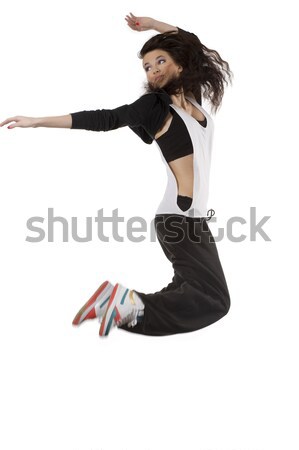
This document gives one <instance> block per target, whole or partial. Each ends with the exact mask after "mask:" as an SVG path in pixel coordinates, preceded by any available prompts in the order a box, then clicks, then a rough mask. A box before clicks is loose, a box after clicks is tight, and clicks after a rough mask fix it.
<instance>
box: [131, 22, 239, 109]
mask: <svg viewBox="0 0 299 450" xmlns="http://www.w3.org/2000/svg"><path fill="white" fill-rule="evenodd" d="M157 49H160V50H164V51H166V52H167V53H169V54H170V56H171V57H172V59H173V60H174V61H175V62H176V64H178V65H180V66H182V67H183V70H182V72H181V73H180V76H179V77H178V78H175V79H173V80H171V81H170V82H169V83H167V84H166V85H165V86H163V90H164V91H166V92H167V93H168V94H169V95H172V94H178V93H180V92H181V90H182V88H183V90H184V93H185V94H186V95H188V93H192V94H193V95H194V97H195V99H196V101H197V102H198V103H199V104H200V105H201V103H202V100H201V99H202V96H203V97H204V98H205V99H207V100H208V101H210V103H211V104H212V110H214V111H215V113H216V112H217V110H218V108H219V107H220V105H221V102H222V97H223V94H224V83H226V84H227V85H228V81H227V79H226V78H228V79H229V81H230V83H232V77H233V73H232V72H231V70H230V67H229V64H228V63H227V62H226V61H224V60H223V59H222V58H221V57H220V55H219V53H218V52H217V51H216V50H211V49H209V48H207V47H206V46H205V45H203V44H202V43H201V41H200V40H199V39H198V37H197V36H196V35H195V34H193V33H189V32H188V31H184V30H182V29H181V28H178V31H167V32H165V33H160V34H157V35H155V36H153V37H152V38H150V39H149V40H148V41H147V42H146V43H145V44H144V45H143V47H142V49H141V50H140V51H139V53H138V57H139V58H140V59H142V58H143V57H144V56H145V54H146V53H148V52H150V51H152V50H157ZM145 88H146V90H147V92H152V91H156V92H157V91H159V89H157V88H156V89H155V88H154V86H153V85H152V84H151V83H146V84H145Z"/></svg>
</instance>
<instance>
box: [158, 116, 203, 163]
mask: <svg viewBox="0 0 299 450" xmlns="http://www.w3.org/2000/svg"><path fill="white" fill-rule="evenodd" d="M171 109H172V111H171V113H172V115H173V119H172V121H171V124H170V126H169V128H168V130H167V131H166V132H165V133H164V134H162V136H160V137H159V138H157V139H156V142H157V144H158V145H159V147H160V149H161V152H162V153H163V156H164V158H165V159H166V161H167V162H170V161H174V160H175V159H177V158H182V157H183V156H186V155H191V154H192V153H193V145H192V141H191V138H190V135H189V133H188V130H187V128H186V125H185V122H184V121H183V119H182V118H181V116H180V115H179V114H178V113H177V112H176V111H175V110H174V109H173V108H171ZM197 122H198V123H199V124H200V125H201V126H203V127H204V128H205V127H206V126H207V118H206V117H205V119H204V120H198V121H197Z"/></svg>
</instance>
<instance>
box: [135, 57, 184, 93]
mask: <svg viewBox="0 0 299 450" xmlns="http://www.w3.org/2000/svg"><path fill="white" fill-rule="evenodd" d="M143 68H144V70H145V73H146V77H147V81H148V82H149V83H152V84H153V85H154V86H157V87H160V88H161V87H163V86H164V85H165V84H166V83H167V82H168V81H170V80H171V79H172V78H173V77H178V76H179V74H180V72H181V71H182V70H183V68H182V67H181V66H178V65H177V64H176V63H175V61H174V60H173V59H172V57H171V56H170V55H169V53H167V52H166V51H164V50H159V49H157V50H152V51H151V52H148V53H146V54H145V55H144V57H143Z"/></svg>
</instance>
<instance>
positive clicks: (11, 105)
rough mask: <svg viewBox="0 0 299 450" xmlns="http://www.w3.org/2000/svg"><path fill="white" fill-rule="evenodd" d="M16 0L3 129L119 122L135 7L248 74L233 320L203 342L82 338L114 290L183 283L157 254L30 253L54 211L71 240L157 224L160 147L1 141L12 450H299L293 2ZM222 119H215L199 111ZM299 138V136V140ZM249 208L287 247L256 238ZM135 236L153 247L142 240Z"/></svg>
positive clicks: (37, 248) (67, 248)
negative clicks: (105, 223)
mask: <svg viewBox="0 0 299 450" xmlns="http://www.w3.org/2000/svg"><path fill="white" fill-rule="evenodd" d="M194 5H195V2H191V1H184V2H177V3H175V2H173V1H172V2H168V1H165V2H161V1H159V2H158V1H152V2H147V3H146V4H144V5H142V4H141V3H140V2H137V1H133V0H132V1H131V2H129V3H128V2H123V1H119V0H118V1H113V2H100V1H91V0H86V1H84V2H79V1H74V0H73V1H57V0H52V1H51V2H40V1H37V0H36V1H33V0H27V1H26V2H23V1H20V0H15V1H14V2H3V4H2V6H1V14H0V38H1V72H0V83H1V84H0V122H1V121H3V120H4V119H6V118H8V117H11V116H15V115H25V116H32V117H44V116H51V115H52V116H55V115H64V114H69V113H70V112H76V111H81V110H84V109H86V110H91V109H100V108H107V109H109V108H114V107H117V106H120V105H122V104H125V103H131V102H133V101H134V100H135V99H137V98H138V97H139V95H141V93H142V92H143V85H142V83H143V81H144V79H145V74H144V72H143V70H142V67H141V61H140V60H139V59H138V58H137V52H138V50H139V49H140V48H141V46H142V44H143V43H144V42H145V41H146V40H147V39H148V38H150V37H151V36H152V35H153V34H155V33H156V32H154V31H147V32H143V33H137V32H133V31H132V30H130V29H129V27H128V26H127V24H126V22H125V20H124V17H125V15H126V14H128V13H129V12H130V11H132V12H133V13H135V14H136V15H143V16H151V17H154V18H156V19H159V20H161V21H165V22H168V23H170V24H173V25H177V26H180V27H181V28H183V29H186V30H188V31H193V32H194V33H195V34H197V35H198V36H199V38H200V39H201V41H202V42H203V43H204V44H205V45H206V46H207V47H208V48H210V49H216V50H217V51H218V52H219V53H220V55H221V57H222V58H223V59H224V60H226V61H228V62H229V64H230V67H231V70H232V71H233V73H234V80H233V85H232V87H228V88H227V89H226V91H225V95H224V98H223V104H222V107H221V109H220V110H219V112H218V114H217V115H216V116H213V118H214V121H215V138H214V147H213V159H212V168H211V176H210V197H209V207H210V208H213V209H214V210H215V211H216V215H217V223H213V224H212V223H211V225H210V226H211V230H212V232H213V234H214V235H216V234H217V232H218V227H222V228H224V230H225V232H226V227H227V222H228V220H229V219H230V218H231V217H233V216H239V217H243V218H244V219H245V220H246V222H247V223H246V224H245V225H241V224H236V225H234V228H233V232H234V234H235V235H236V236H238V235H240V234H244V235H245V236H246V239H245V240H243V241H242V242H232V241H231V240H230V239H229V238H228V237H227V235H226V234H225V237H224V239H222V240H221V241H220V242H218V244H217V246H218V252H219V256H220V260H221V263H222V266H223V269H224V272H225V275H226V280H227V283H228V286H229V291H230V295H231V302H232V304H231V309H230V311H229V314H228V315H227V316H225V317H224V318H223V319H222V320H220V321H219V322H217V323H215V324H214V325H212V326H210V327H207V328H205V329H202V330H199V331H197V332H194V333H187V334H181V335H174V336H167V337H162V338H158V337H148V336H142V335H135V334H131V333H127V332H125V331H123V330H118V329H113V330H112V332H111V333H110V335H109V337H108V338H106V339H103V338H100V337H99V336H98V329H99V325H98V323H97V322H96V321H89V322H86V323H84V324H83V325H82V326H81V327H79V328H76V327H73V326H72V319H73V317H74V315H75V313H76V312H77V310H78V309H79V308H80V307H81V305H82V304H83V303H85V301H86V300H87V299H88V298H89V297H90V296H91V295H92V294H93V292H94V291H95V290H96V289H97V287H98V286H99V285H100V283H102V282H103V281H104V280H106V279H108V280H110V281H111V282H112V283H116V282H120V283H122V284H124V285H125V286H127V287H129V288H132V289H133V288H135V289H136V290H140V291H142V292H148V293H150V292H155V291H157V290H160V289H161V288H162V287H164V286H166V285H167V284H168V283H169V282H170V281H171V278H172V267H171V264H170V263H169V261H168V260H167V259H166V258H165V255H164V254H163V252H162V249H161V248H160V246H159V244H158V242H157V241H156V242H150V241H149V238H148V233H142V234H143V235H144V236H146V239H145V240H144V241H143V242H140V243H138V244H137V243H132V242H130V241H129V240H128V239H127V238H126V237H125V225H121V226H120V228H119V233H120V234H121V235H122V236H124V242H116V241H114V240H112V231H111V229H110V228H109V227H107V229H106V230H107V233H106V234H107V235H108V236H110V242H107V243H105V242H101V241H99V240H98V239H97V236H96V234H95V233H96V228H94V229H93V231H94V235H93V239H92V241H91V242H88V243H86V242H85V243H82V242H81V243H79V242H75V241H74V240H73V239H72V237H71V233H70V230H69V233H70V235H69V241H68V242H63V241H62V231H61V230H62V226H61V225H59V224H56V225H55V229H54V236H55V238H54V242H48V241H47V238H45V239H44V240H43V241H42V242H40V243H30V242H28V241H26V236H27V235H31V236H36V234H35V233H32V232H29V231H28V229H27V227H26V221H27V220H28V218H30V217H33V216H40V217H43V218H44V219H45V220H44V224H43V228H44V229H45V230H46V224H47V214H48V208H54V214H55V215H56V216H63V217H64V218H66V219H67V220H68V222H69V226H70V224H71V217H78V221H79V224H80V231H79V232H81V235H84V233H85V218H86V217H88V216H89V217H95V216H96V215H97V210H99V209H101V208H104V212H105V214H106V215H111V214H112V210H113V209H115V208H118V209H119V215H122V216H124V217H125V223H126V221H127V220H128V218H129V217H131V216H133V215H140V216H142V217H144V218H146V219H147V220H148V221H150V220H151V218H153V217H154V214H155V211H156V208H157V206H158V204H159V202H160V200H161V198H162V194H163V192H164V188H165V186H166V172H165V167H164V165H163V164H162V161H161V157H160V155H159V154H158V149H157V147H156V146H155V145H152V146H147V145H146V144H144V143H143V142H142V141H141V140H140V139H139V138H138V137H137V136H136V135H134V133H132V132H131V131H130V130H129V129H128V128H123V129H120V130H116V131H113V132H109V133H92V132H89V131H85V130H68V129H50V128H35V129H33V128H30V129H22V128H15V129H12V130H8V129H7V127H6V126H4V127H2V128H1V129H0V158H1V162H0V170H1V173H0V183H1V186H0V187H1V264H2V268H1V310H0V311H1V314H0V320H1V325H0V339H1V373H0V376H1V388H0V390H1V392H0V393H1V401H0V404H1V406H0V411H1V416H2V417H1V428H2V431H1V434H0V447H1V448H3V449H5V450H12V449H13V450H15V449H18V450H19V449H30V450H35V449H39V450H40V449H43V450H48V449H51V450H53V449H57V450H60V449H61V450H116V449H117V450H135V449H136V450H137V449H138V450H178V449H180V450H181V449H183V448H184V449H188V450H270V449H271V450H276V449H277V450H278V449H279V450H281V449H282V448H284V449H288V450H295V449H298V445H299V442H298V433H297V432H296V431H295V426H296V425H298V417H297V420H296V415H297V413H298V388H297V381H298V371H297V369H296V363H297V360H298V344H297V343H298V331H297V329H298V306H297V304H298V286H297V279H298V277H297V273H298V260H297V255H298V243H297V234H298V233H297V224H298V200H297V196H296V195H295V192H296V187H295V184H297V183H296V182H297V179H298V175H297V171H298V169H297V167H298V166H297V164H296V155H297V153H298V150H299V149H298V139H297V131H298V112H297V108H298V49H297V48H296V44H297V42H298V35H297V36H296V35H295V30H296V28H297V19H296V15H295V2H293V1H290V0H289V1H284V2H276V1H272V2H270V1H269V2H258V1H256V0H254V1H250V2H245V3H244V2H238V1H230V0H228V1H226V2H222V1H220V0H217V1H213V2H196V5H197V10H196V11H195V10H194ZM203 106H204V107H205V108H206V109H207V111H209V104H206V103H205V104H203ZM295 133H296V135H295ZM250 208H256V215H257V221H259V220H261V219H262V217H263V216H270V219H269V220H268V222H267V223H266V225H265V226H264V227H263V229H264V231H265V232H266V233H267V234H268V236H269V237H270V238H271V241H268V242H266V241H265V240H264V239H263V238H262V237H261V236H260V235H257V237H256V241H253V240H250V228H249V224H250ZM136 235H137V236H138V235H139V234H138V233H137V234H136Z"/></svg>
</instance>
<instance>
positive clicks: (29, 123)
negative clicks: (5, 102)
mask: <svg viewBox="0 0 299 450" xmlns="http://www.w3.org/2000/svg"><path fill="white" fill-rule="evenodd" d="M10 122H16V123H14V124H12V125H9V127H7V128H16V127H21V128H28V127H34V126H35V125H36V119H34V118H33V117H24V116H15V117H9V118H8V119H6V120H4V121H3V122H1V123H0V127H2V126H3V125H7V124H8V123H10Z"/></svg>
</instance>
